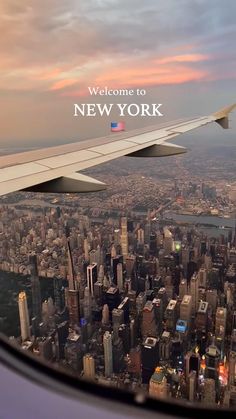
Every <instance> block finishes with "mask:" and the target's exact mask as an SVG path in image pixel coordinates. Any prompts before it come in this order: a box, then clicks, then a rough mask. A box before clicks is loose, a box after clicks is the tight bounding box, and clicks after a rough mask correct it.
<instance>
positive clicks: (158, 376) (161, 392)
mask: <svg viewBox="0 0 236 419" xmlns="http://www.w3.org/2000/svg"><path fill="white" fill-rule="evenodd" d="M149 395H150V396H151V397H156V398H158V399H166V397H167V396H168V384H167V380H166V377H165V374H164V370H163V368H161V367H157V368H156V369H155V372H154V374H153V375H152V376H151V379H150V381H149Z"/></svg>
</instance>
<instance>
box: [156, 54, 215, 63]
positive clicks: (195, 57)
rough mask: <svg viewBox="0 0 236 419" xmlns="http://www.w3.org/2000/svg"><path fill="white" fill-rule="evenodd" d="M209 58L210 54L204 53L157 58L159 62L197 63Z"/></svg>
mask: <svg viewBox="0 0 236 419" xmlns="http://www.w3.org/2000/svg"><path fill="white" fill-rule="evenodd" d="M208 59H209V56H208V55H204V54H183V55H174V56H170V57H164V58H161V59H158V60H156V61H155V62H156V63H158V64H170V63H196V62H199V61H206V60H208Z"/></svg>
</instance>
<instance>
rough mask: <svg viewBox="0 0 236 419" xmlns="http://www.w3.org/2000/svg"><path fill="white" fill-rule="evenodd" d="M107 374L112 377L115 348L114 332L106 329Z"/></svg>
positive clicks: (105, 361) (104, 336)
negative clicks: (113, 346) (113, 347)
mask: <svg viewBox="0 0 236 419" xmlns="http://www.w3.org/2000/svg"><path fill="white" fill-rule="evenodd" d="M103 349H104V364H105V376H106V377H110V376H111V375H112V373H113V350H112V334H111V333H109V332H108V331H106V332H105V333H104V335H103Z"/></svg>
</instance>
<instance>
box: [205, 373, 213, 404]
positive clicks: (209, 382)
mask: <svg viewBox="0 0 236 419" xmlns="http://www.w3.org/2000/svg"><path fill="white" fill-rule="evenodd" d="M202 396H203V397H202V401H203V403H205V404H215V401H216V383H215V380H213V379H212V378H206V379H205V380H204V383H203V391H202Z"/></svg>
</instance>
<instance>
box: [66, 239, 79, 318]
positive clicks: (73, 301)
mask: <svg viewBox="0 0 236 419" xmlns="http://www.w3.org/2000/svg"><path fill="white" fill-rule="evenodd" d="M67 255H68V281H69V289H68V290H67V306H68V310H69V319H70V325H71V326H75V325H78V324H79V319H80V307H79V291H78V290H77V284H76V282H75V273H74V266H73V259H72V254H71V248H70V243H69V240H68V242H67Z"/></svg>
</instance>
